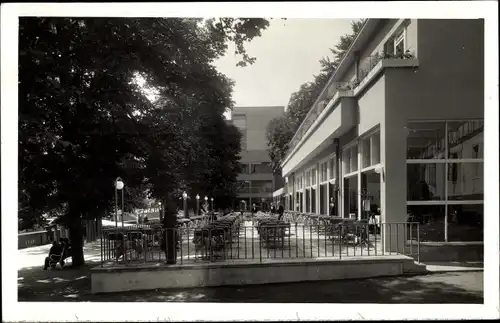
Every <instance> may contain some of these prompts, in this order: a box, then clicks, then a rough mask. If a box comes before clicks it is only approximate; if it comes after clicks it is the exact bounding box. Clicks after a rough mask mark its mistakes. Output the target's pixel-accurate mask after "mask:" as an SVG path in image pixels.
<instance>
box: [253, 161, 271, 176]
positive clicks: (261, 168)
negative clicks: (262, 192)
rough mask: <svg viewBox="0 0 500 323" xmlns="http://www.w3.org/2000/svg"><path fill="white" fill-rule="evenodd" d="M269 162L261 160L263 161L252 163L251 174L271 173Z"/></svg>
mask: <svg viewBox="0 0 500 323" xmlns="http://www.w3.org/2000/svg"><path fill="white" fill-rule="evenodd" d="M272 172H273V170H272V169H271V163H269V162H263V163H252V174H255V173H258V174H269V173H272Z"/></svg>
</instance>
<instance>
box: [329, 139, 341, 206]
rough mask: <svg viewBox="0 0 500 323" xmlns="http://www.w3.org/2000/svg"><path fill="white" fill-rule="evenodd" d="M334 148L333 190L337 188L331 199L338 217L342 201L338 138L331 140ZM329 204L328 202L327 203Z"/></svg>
mask: <svg viewBox="0 0 500 323" xmlns="http://www.w3.org/2000/svg"><path fill="white" fill-rule="evenodd" d="M333 143H334V146H335V157H334V158H333V160H334V162H335V174H334V176H335V184H334V185H333V188H334V190H335V187H338V190H337V192H335V191H334V194H335V196H334V197H333V199H334V203H335V206H334V207H335V216H340V211H341V209H340V203H343V202H341V201H342V195H341V191H342V190H341V188H340V184H341V179H340V168H341V167H342V160H341V159H340V140H339V138H335V139H334V140H333ZM328 203H330V202H328Z"/></svg>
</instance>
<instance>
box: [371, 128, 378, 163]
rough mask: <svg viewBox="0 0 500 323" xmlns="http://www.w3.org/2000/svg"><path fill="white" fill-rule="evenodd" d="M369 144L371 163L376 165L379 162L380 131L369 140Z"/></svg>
mask: <svg viewBox="0 0 500 323" xmlns="http://www.w3.org/2000/svg"><path fill="white" fill-rule="evenodd" d="M370 145H371V149H370V151H371V164H372V165H377V164H379V163H380V132H378V131H377V132H376V133H375V134H374V135H373V136H372V137H371V141H370Z"/></svg>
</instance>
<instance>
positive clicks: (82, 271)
mask: <svg viewBox="0 0 500 323" xmlns="http://www.w3.org/2000/svg"><path fill="white" fill-rule="evenodd" d="M49 249H50V245H49V246H40V247H36V248H33V249H32V250H29V248H27V249H22V250H19V251H20V256H21V257H23V258H24V261H23V262H22V263H23V264H24V265H23V267H22V268H20V269H19V270H18V274H17V286H18V301H19V302H24V301H34V302H39V301H52V302H54V301H56V302H57V301H69V300H76V301H78V300H82V297H84V296H85V297H89V296H91V295H90V277H89V272H90V268H92V267H94V266H97V265H98V264H100V244H99V243H98V242H92V243H88V244H86V245H85V246H84V248H83V251H84V256H85V265H84V266H82V267H81V268H72V267H71V258H69V259H68V260H67V261H66V263H67V265H66V266H65V267H64V268H63V269H60V267H59V265H57V267H56V268H55V269H52V270H43V260H44V259H45V257H46V256H47V254H48V250H49ZM27 264H29V265H27Z"/></svg>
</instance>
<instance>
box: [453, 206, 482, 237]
mask: <svg viewBox="0 0 500 323" xmlns="http://www.w3.org/2000/svg"><path fill="white" fill-rule="evenodd" d="M483 214H484V205H483V204H459V205H448V241H483V239H484V236H483V235H484V229H483V228H484V226H483Z"/></svg>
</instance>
